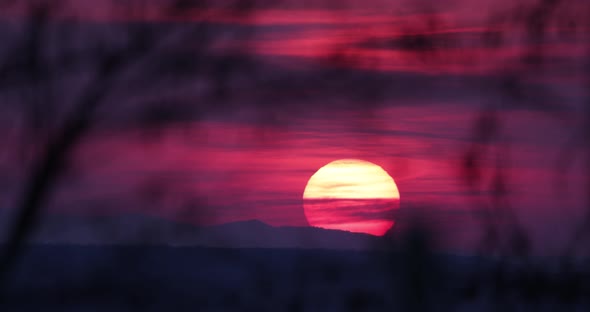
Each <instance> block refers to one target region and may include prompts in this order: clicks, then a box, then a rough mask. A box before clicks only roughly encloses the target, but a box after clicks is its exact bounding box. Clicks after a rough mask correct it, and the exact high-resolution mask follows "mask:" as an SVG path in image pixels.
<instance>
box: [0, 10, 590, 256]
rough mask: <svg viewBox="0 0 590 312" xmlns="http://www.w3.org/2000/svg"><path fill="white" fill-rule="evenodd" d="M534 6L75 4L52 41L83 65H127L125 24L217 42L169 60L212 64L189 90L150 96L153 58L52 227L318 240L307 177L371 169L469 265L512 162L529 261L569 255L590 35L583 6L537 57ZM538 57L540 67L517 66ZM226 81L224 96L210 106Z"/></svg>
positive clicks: (84, 77)
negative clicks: (113, 224)
mask: <svg viewBox="0 0 590 312" xmlns="http://www.w3.org/2000/svg"><path fill="white" fill-rule="evenodd" d="M536 2H537V1H529V2H522V3H520V5H521V9H513V5H512V4H511V2H509V1H501V2H497V1H452V2H451V3H450V4H447V5H441V4H435V3H430V2H428V1H421V2H419V3H415V2H408V1H398V2H396V1H377V0H375V1H349V2H348V3H347V5H346V6H344V5H342V4H341V2H338V3H335V2H334V3H332V2H325V3H323V4H317V2H314V3H315V4H313V3H311V2H309V3H308V2H305V3H303V2H299V1H290V2H288V1H286V2H282V3H281V4H276V5H263V4H261V3H256V4H255V5H254V6H253V9H252V12H250V13H249V14H238V13H236V12H233V11H231V10H227V9H224V8H223V7H222V6H221V5H218V6H216V7H214V8H206V9H203V8H191V9H188V10H185V11H183V12H182V13H179V14H167V13H163V11H162V9H161V8H160V7H159V6H158V5H156V4H154V3H155V2H152V3H151V4H150V5H149V6H148V8H147V9H146V10H145V11H142V12H136V11H134V12H129V11H125V10H124V8H119V7H115V9H114V10H111V8H110V7H109V8H107V6H106V4H104V3H103V4H102V5H104V6H99V4H97V2H95V1H92V2H90V1H78V2H75V5H74V6H75V8H73V9H71V8H70V9H67V10H58V11H57V13H55V14H54V16H52V17H51V19H52V21H53V22H54V23H55V24H52V25H57V26H55V33H59V32H58V30H59V29H60V26H59V25H64V24H65V25H69V24H68V23H75V24H76V25H77V28H76V29H77V30H78V34H76V35H75V36H77V37H76V38H77V39H78V40H80V42H82V44H81V46H82V48H80V47H76V48H74V49H81V50H83V49H84V48H83V47H85V46H90V47H92V46H93V45H92V40H94V38H95V37H96V38H98V42H102V43H103V44H106V46H107V47H111V48H117V45H118V44H120V40H121V38H119V37H118V36H117V35H116V33H117V30H118V29H125V27H126V25H129V24H131V23H145V24H148V25H150V27H153V28H154V29H158V30H162V31H163V32H164V31H167V30H176V29H181V30H182V29H191V28H190V27H197V26H195V25H206V28H204V29H206V30H207V31H208V32H210V34H211V36H212V37H211V38H209V39H207V38H206V39H203V38H200V39H198V40H197V39H195V40H186V41H180V42H179V43H174V38H173V39H171V40H170V41H171V42H172V43H170V47H172V46H174V49H181V50H183V51H187V52H189V53H194V55H201V60H200V61H194V62H195V63H198V64H199V65H200V66H201V68H204V69H201V72H199V73H200V75H199V76H198V77H195V78H191V79H188V82H187V81H184V80H183V81H182V82H178V81H177V80H175V79H176V78H177V77H176V76H174V74H172V75H171V74H170V73H164V74H161V76H159V77H157V79H152V80H154V81H157V84H156V85H155V86H151V85H149V84H146V82H145V81H141V79H138V78H137V77H140V78H141V77H143V76H144V75H145V74H144V73H143V71H142V70H144V69H146V68H148V69H149V68H151V67H150V66H152V65H153V64H155V63H157V61H158V58H157V57H156V58H154V59H149V58H148V59H147V61H141V62H139V63H138V64H136V65H135V66H132V67H131V68H130V69H129V70H128V71H127V72H125V73H124V74H123V75H122V76H123V77H122V78H121V80H120V81H119V82H118V83H117V84H116V85H115V86H114V87H113V88H112V89H113V90H112V92H110V93H109V96H107V97H106V98H105V99H104V104H103V105H102V106H101V107H100V109H99V112H98V116H97V118H96V119H97V121H96V126H95V127H94V128H93V130H92V132H91V133H90V134H89V135H88V136H87V137H86V138H85V139H84V141H83V142H82V143H81V144H80V146H78V147H77V148H76V151H75V155H74V156H73V157H72V158H71V162H72V165H71V167H72V168H73V169H71V172H68V173H67V175H66V178H64V179H63V181H61V182H60V184H59V187H57V188H56V190H55V194H54V196H52V200H51V203H50V204H49V207H50V208H49V211H50V212H51V213H65V214H80V215H87V214H90V215H92V214H100V215H103V214H107V215H114V216H116V215H120V214H129V213H137V214H146V215H151V216H158V217H162V218H167V219H172V220H177V221H182V222H186V223H191V224H198V225H213V224H221V223H227V222H235V221H243V220H250V219H258V220H261V221H263V222H265V223H268V224H270V225H273V226H307V225H309V222H308V220H307V219H306V218H305V214H304V210H303V207H304V205H303V200H302V196H303V192H304V189H305V186H306V184H307V182H308V180H309V179H310V177H311V176H312V175H313V174H314V173H315V172H316V171H317V170H318V169H319V168H320V167H322V166H324V165H326V164H327V163H329V162H331V161H334V160H338V159H362V160H365V161H369V162H372V163H374V164H377V165H379V166H381V167H382V168H383V169H384V170H385V171H386V172H387V173H388V174H389V175H390V176H391V177H392V178H393V179H394V180H395V182H396V184H397V187H398V189H399V193H400V198H401V201H400V209H401V210H403V211H409V213H412V214H418V215H420V216H421V217H424V218H426V219H428V220H429V222H431V223H432V225H433V226H434V227H436V228H437V229H439V230H440V231H442V233H443V234H444V235H443V236H444V239H443V240H444V244H446V245H447V246H449V248H451V249H457V250H470V249H473V248H474V246H476V245H477V242H478V240H479V239H480V237H481V235H482V225H481V223H480V221H479V219H478V218H479V217H478V216H480V214H481V213H482V211H483V210H485V208H486V207H489V206H490V205H491V203H493V198H492V197H491V195H492V194H493V190H494V189H493V187H492V185H494V184H493V181H494V173H495V171H494V168H496V165H497V164H498V163H499V162H501V169H502V170H501V172H502V174H503V175H504V176H505V178H506V185H505V188H506V190H507V191H506V194H507V195H506V199H507V202H508V205H509V206H510V207H512V208H513V210H514V213H515V215H516V216H517V217H518V220H519V221H520V222H521V223H522V225H523V227H524V228H525V229H526V232H527V233H529V234H530V236H531V237H532V240H533V242H534V243H533V245H534V248H535V250H536V251H537V252H539V253H543V254H547V253H549V254H551V253H554V252H557V251H558V250H559V249H560V248H561V247H562V246H563V245H564V242H565V241H567V240H568V239H569V237H570V236H571V231H570V229H572V228H575V227H576V226H577V224H578V223H579V222H580V220H581V219H582V218H583V217H584V216H585V210H584V208H585V205H586V195H585V193H584V192H585V190H586V189H587V187H586V186H585V183H586V175H585V172H586V169H585V167H584V162H583V160H584V156H582V155H583V148H584V146H583V145H580V144H573V147H572V149H569V150H568V149H567V147H568V146H571V145H572V144H571V143H570V142H571V141H572V137H574V138H575V136H574V133H576V131H579V128H578V125H582V124H583V123H584V120H583V119H582V115H581V114H580V112H583V109H584V104H585V102H586V97H587V94H586V91H585V86H586V84H587V79H586V76H587V74H586V73H585V72H584V69H583V66H581V64H583V58H584V57H585V55H586V53H587V49H588V46H587V45H585V44H583V42H584V40H587V39H588V38H587V36H586V32H585V30H586V28H585V26H584V25H582V24H579V23H578V24H576V23H573V22H571V21H572V20H573V21H574V22H579V21H580V19H579V13H578V10H577V8H579V7H583V6H582V4H581V2H580V3H578V2H573V4H572V3H570V4H569V5H568V6H565V5H562V6H560V7H558V8H557V9H556V12H559V13H556V14H555V17H552V18H551V19H550V21H551V22H550V23H549V24H548V27H547V36H546V37H545V38H544V39H543V40H541V41H540V42H531V41H530V40H531V39H528V38H527V36H526V35H527V34H528V33H527V31H529V29H528V28H526V26H524V25H523V24H522V23H520V22H519V16H521V15H519V14H521V12H526V10H525V9H522V8H526V5H527V4H531V5H532V4H534V3H536ZM105 3H107V2H105ZM539 3H540V1H539ZM531 8H534V7H533V6H531ZM531 11H532V12H536V11H534V9H531ZM4 12H5V13H2V14H1V15H0V16H2V19H4V21H5V23H3V25H4V26H3V30H2V31H1V32H0V35H1V36H4V37H6V38H15V37H16V38H18V36H14V33H15V32H16V33H18V29H19V26H18V25H19V24H18V23H19V21H20V18H21V16H22V10H21V9H19V8H11V9H10V10H6V11H4ZM507 12H508V13H507ZM519 12H520V13H519ZM541 12H542V10H541ZM540 14H541V13H540ZM563 16H567V17H568V18H569V19H568V18H562V17H563ZM15 21H16V22H15ZM15 25H16V26H15ZM574 26H575V27H574ZM50 29H54V28H50ZM50 31H53V30H50ZM88 34H91V35H93V36H94V37H93V36H89V35H88ZM87 36H89V37H92V39H88V40H89V41H90V43H87V42H85V41H84V40H86V39H84V37H87ZM490 38H491V39H490ZM199 40H201V41H199ZM494 40H496V41H494ZM55 42H57V41H50V43H48V44H47V48H48V51H49V52H47V53H48V54H47V55H50V56H51V55H52V54H51V53H52V52H51V51H52V47H53V45H52V43H55ZM490 42H492V43H490ZM494 42H496V43H494ZM56 44H57V43H56ZM541 52H542V55H541ZM537 54H539V55H541V57H542V59H543V62H542V63H541V65H539V66H536V67H535V66H531V65H530V64H528V63H526V62H524V61H523V59H524V57H523V55H529V56H530V55H532V56H538V55H537ZM2 55H5V52H4V51H0V56H2ZM227 55H231V56H232V57H234V59H237V60H238V61H237V63H236V64H234V65H235V67H238V68H237V69H235V71H234V70H233V69H229V70H226V69H224V68H223V67H217V66H216V65H215V64H217V63H215V60H217V59H218V58H220V59H221V60H225V59H224V57H226V56H227ZM49 58H50V57H49ZM232 60H233V59H232ZM241 60H244V61H243V63H242V62H241ZM221 64H222V62H221ZM238 65H239V66H243V67H239V66H238ZM232 68H233V67H232ZM148 72H149V70H148ZM220 73H226V74H227V75H226V76H223V75H220ZM91 77H92V75H91V72H90V70H89V69H82V70H79V71H73V72H67V73H65V74H64V75H63V76H61V77H59V79H57V83H56V84H57V85H58V88H64V89H65V90H68V91H67V92H62V94H61V96H62V98H63V101H61V102H60V104H58V105H57V107H56V108H55V109H54V110H55V111H56V112H55V115H53V116H56V117H55V118H54V119H55V120H57V121H59V120H60V116H62V115H60V114H63V112H64V111H68V109H69V107H70V106H71V105H72V104H71V103H75V101H74V99H75V98H76V96H77V95H78V94H79V93H78V92H77V91H76V90H78V89H82V88H83V86H84V85H85V84H87V83H91V82H92V79H91ZM224 78H225V79H226V81H224V82H223V83H224V84H225V85H224V89H222V90H221V91H219V92H221V95H219V96H218V97H208V92H213V93H214V91H215V90H216V89H215V88H216V87H217V86H218V85H219V84H221V83H220V82H219V81H220V80H218V79H224ZM148 79H149V78H148ZM135 80H138V81H139V83H137V84H135V82H134V81H135ZM148 82H150V81H148ZM145 85H149V87H145ZM16 93H18V92H17V91H14V89H9V90H8V91H2V93H0V94H2V95H1V99H2V100H3V103H5V105H3V108H2V109H3V110H4V112H5V114H4V116H5V117H4V118H3V121H4V124H5V125H7V128H8V129H7V130H6V133H8V134H9V135H8V136H7V137H6V138H5V139H3V140H4V142H3V144H4V146H16V145H17V144H18V142H19V140H22V137H19V133H20V132H19V131H21V130H19V129H20V128H19V127H21V126H22V123H21V121H19V120H20V119H19V118H21V117H22V116H23V115H22V114H23V113H22V111H19V105H18V103H19V99H20V98H19V95H18V94H16ZM166 101H169V104H168V102H166ZM145 102H148V103H155V102H158V103H161V102H164V103H166V105H169V106H174V105H178V107H179V111H181V113H180V114H176V115H174V116H172V117H170V118H168V119H167V120H166V122H165V123H164V124H163V125H162V124H157V125H152V124H150V123H149V120H148V121H147V122H146V118H148V117H149V116H148V117H146V116H145V114H144V110H145V108H146V107H147V106H145V104H144V103H145ZM176 102H181V103H182V104H177V103H176ZM187 103H188V104H187ZM187 107H188V112H190V113H185V112H186V110H187ZM482 116H483V118H485V117H486V116H488V117H489V116H493V118H495V119H494V120H495V121H497V122H498V129H499V130H498V132H497V135H496V136H495V137H494V138H493V139H492V140H491V143H490V144H488V145H486V144H483V143H484V142H483V139H482V138H480V137H477V133H478V128H477V124H476V121H477V120H479V119H480V118H482ZM48 118H49V117H48ZM148 119H149V118H148ZM152 128H153V129H152ZM3 150H4V151H3V154H0V155H2V158H1V159H2V161H1V162H0V163H1V164H2V165H0V166H1V168H2V171H3V172H4V173H3V175H4V176H5V178H4V179H3V180H4V181H5V183H2V184H3V185H2V194H3V196H2V201H1V202H2V203H3V204H2V205H0V206H6V207H7V208H5V209H7V210H10V209H11V208H10V207H11V206H13V204H12V203H13V202H14V194H15V193H18V191H19V183H22V181H23V179H24V176H23V174H22V170H21V169H22V168H18V167H16V166H15V163H16V162H17V158H18V157H17V156H14V154H16V153H11V152H14V151H11V149H10V148H4V149H3ZM473 150H485V151H484V152H483V154H482V157H481V159H478V163H477V164H478V167H480V168H481V169H482V179H481V180H480V182H481V184H477V185H475V186H474V185H469V184H467V183H465V179H464V170H463V169H464V163H465V157H466V155H467V154H468V153H469V151H473ZM562 159H566V160H565V163H567V166H562V163H563V161H562V162H561V163H560V160H562ZM17 168H18V169H17ZM566 169H567V170H566ZM564 186H565V187H564ZM401 210H400V211H401ZM396 222H397V221H396ZM396 224H397V223H396ZM394 227H395V225H394Z"/></svg>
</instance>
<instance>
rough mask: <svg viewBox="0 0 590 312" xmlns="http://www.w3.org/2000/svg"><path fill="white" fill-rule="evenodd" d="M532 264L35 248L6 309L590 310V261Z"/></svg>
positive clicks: (410, 252) (6, 296) (413, 255)
mask: <svg viewBox="0 0 590 312" xmlns="http://www.w3.org/2000/svg"><path fill="white" fill-rule="evenodd" d="M523 265H524V264H523V263H510V264H507V263H501V261H500V260H494V259H491V258H487V259H484V258H481V257H475V256H458V255H448V254H447V255H444V254H438V255H430V256H424V255H421V251H420V250H419V249H416V248H414V247H412V248H409V249H403V248H401V249H400V250H397V251H391V252H385V251H378V252H377V251H375V252H371V251H337V250H331V251H330V250H304V249H214V248H198V247H165V246H150V247H148V246H143V247H142V246H110V247H107V246H100V247H99V246H65V245H62V246H59V245H53V246H50V245H46V246H42V245H36V246H29V247H27V248H26V251H25V254H24V257H23V258H22V261H20V262H19V265H18V267H17V268H16V269H15V270H14V271H13V274H12V275H11V276H10V279H11V282H10V283H9V285H10V287H8V289H6V290H5V291H4V293H3V297H2V303H1V304H0V308H1V309H2V311H41V310H44V311H184V310H191V311H225V310H234V311H303V310H305V311H396V310H397V311H400V310H402V311H407V310H411V311H416V310H432V311H497V310H498V309H503V310H505V311H512V310H518V309H520V310H521V309H526V310H529V309H532V310H535V311H556V310H580V311H581V310H585V309H587V308H588V306H590V301H589V299H588V298H590V297H588V296H586V294H588V292H589V291H590V284H589V282H588V281H589V280H590V279H589V278H590V276H588V274H581V273H580V272H581V271H582V269H583V266H584V265H583V264H577V265H576V266H572V267H570V269H571V271H570V274H564V273H563V271H562V270H561V269H560V268H551V267H549V266H547V264H546V263H545V264H544V263H542V261H539V262H538V263H535V264H532V263H529V264H526V267H523ZM541 269H542V270H541ZM586 271H587V270H586ZM541 272H542V273H541ZM551 272H554V273H551ZM557 272H559V274H557Z"/></svg>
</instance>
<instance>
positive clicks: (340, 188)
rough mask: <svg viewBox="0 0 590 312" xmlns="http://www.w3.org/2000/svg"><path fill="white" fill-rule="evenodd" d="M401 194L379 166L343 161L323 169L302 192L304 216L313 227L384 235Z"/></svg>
mask: <svg viewBox="0 0 590 312" xmlns="http://www.w3.org/2000/svg"><path fill="white" fill-rule="evenodd" d="M399 201H400V194H399V190H398V188H397V185H396V184H395V181H394V180H393V178H392V177H391V176H390V175H389V174H388V173H387V172H386V171H385V170H383V168H381V167H380V166H378V165H376V164H374V163H371V162H368V161H364V160H359V159H342V160H336V161H333V162H331V163H329V164H327V165H325V166H323V167H321V168H320V169H319V170H318V171H316V173H314V174H313V175H312V176H311V178H310V179H309V181H308V182H307V186H306V187H305V191H304V192H303V208H304V211H305V217H306V218H307V221H308V222H309V224H310V225H311V226H314V227H320V228H325V229H334V230H345V231H350V232H359V233H367V234H372V235H378V236H381V235H383V234H385V233H386V232H387V231H388V230H389V229H390V228H391V227H392V226H393V223H394V221H393V212H394V211H395V209H397V208H399Z"/></svg>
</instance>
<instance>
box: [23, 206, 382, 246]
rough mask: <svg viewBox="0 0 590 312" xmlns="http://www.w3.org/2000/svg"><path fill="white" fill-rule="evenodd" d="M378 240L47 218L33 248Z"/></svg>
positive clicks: (310, 231)
mask: <svg viewBox="0 0 590 312" xmlns="http://www.w3.org/2000/svg"><path fill="white" fill-rule="evenodd" d="M381 240H382V239H381V238H379V237H375V236H372V235H368V234H361V233H352V232H347V231H338V230H327V229H322V228H314V227H274V226H271V225H268V224H266V223H264V222H261V221H259V220H247V221H240V222H233V223H226V224H220V225H214V226H196V225H192V224H187V223H182V222H177V221H172V220H169V219H164V218H158V217H150V216H145V215H139V214H138V215H131V214H129V215H118V216H81V215H65V214H61V215H48V216H47V217H46V218H45V219H44V222H43V223H42V224H41V226H40V227H39V229H38V230H37V231H36V233H35V235H34V236H33V238H32V239H31V242H34V243H51V244H64V243H65V244H77V245H92V244H109V245H110V244H115V245H136V244H138V245H158V244H162V245H175V246H203V247H220V248H312V249H313V248H319V249H355V250H358V249H369V248H371V247H373V246H375V245H377V244H378V243H379V242H380V241H381Z"/></svg>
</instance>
